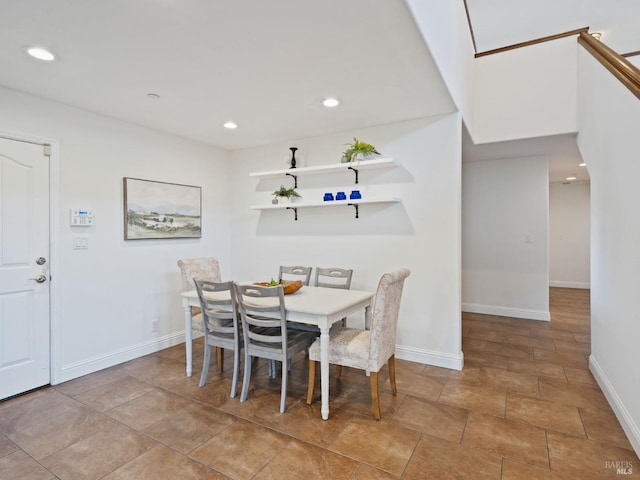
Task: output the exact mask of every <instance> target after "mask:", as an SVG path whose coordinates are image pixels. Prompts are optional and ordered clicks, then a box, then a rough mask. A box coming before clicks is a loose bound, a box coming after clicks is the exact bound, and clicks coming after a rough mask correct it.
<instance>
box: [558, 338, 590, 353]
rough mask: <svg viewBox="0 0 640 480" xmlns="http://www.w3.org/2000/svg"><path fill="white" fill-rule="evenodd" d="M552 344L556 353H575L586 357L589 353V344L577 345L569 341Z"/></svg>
mask: <svg viewBox="0 0 640 480" xmlns="http://www.w3.org/2000/svg"><path fill="white" fill-rule="evenodd" d="M553 343H554V344H555V345H556V350H557V351H558V352H576V353H583V354H587V355H588V354H589V353H591V344H590V343H578V342H575V341H570V340H554V341H553Z"/></svg>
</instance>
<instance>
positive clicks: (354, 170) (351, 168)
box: [348, 167, 358, 185]
mask: <svg viewBox="0 0 640 480" xmlns="http://www.w3.org/2000/svg"><path fill="white" fill-rule="evenodd" d="M348 169H349V170H353V173H355V174H356V185H357V184H358V170H356V169H355V168H353V167H348Z"/></svg>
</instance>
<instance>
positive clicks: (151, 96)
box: [147, 93, 160, 100]
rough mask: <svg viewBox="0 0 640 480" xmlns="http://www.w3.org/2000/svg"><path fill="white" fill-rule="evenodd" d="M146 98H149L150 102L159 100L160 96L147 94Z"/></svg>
mask: <svg viewBox="0 0 640 480" xmlns="http://www.w3.org/2000/svg"><path fill="white" fill-rule="evenodd" d="M147 97H149V98H150V99H151V100H159V99H160V95H158V94H157V93H147Z"/></svg>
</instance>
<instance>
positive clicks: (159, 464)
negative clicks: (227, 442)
mask: <svg viewBox="0 0 640 480" xmlns="http://www.w3.org/2000/svg"><path fill="white" fill-rule="evenodd" d="M208 472H209V469H208V468H207V467H205V466H204V465H202V464H201V463H198V462H195V461H193V460H191V459H189V458H187V457H184V456H182V455H179V454H178V453H176V452H174V451H173V450H171V449H170V448H167V447H165V446H162V445H158V446H156V447H154V448H152V449H151V450H148V451H146V452H145V453H143V454H142V455H140V456H139V457H137V458H135V459H134V460H132V461H131V462H129V463H127V464H126V465H123V466H122V467H120V468H118V469H117V470H115V471H114V472H112V473H110V474H109V475H107V476H106V477H103V478H104V480H132V479H135V480H174V479H177V478H179V479H180V480H200V479H201V478H202V477H203V476H204V475H206V474H207V473H208Z"/></svg>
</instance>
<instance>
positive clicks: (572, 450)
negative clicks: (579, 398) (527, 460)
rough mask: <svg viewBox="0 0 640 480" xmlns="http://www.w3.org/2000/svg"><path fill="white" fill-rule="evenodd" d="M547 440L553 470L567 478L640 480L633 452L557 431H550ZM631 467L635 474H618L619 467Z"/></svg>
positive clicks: (636, 458)
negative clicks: (634, 479)
mask: <svg viewBox="0 0 640 480" xmlns="http://www.w3.org/2000/svg"><path fill="white" fill-rule="evenodd" d="M547 440H548V442H549V457H550V460H551V471H552V472H554V473H556V474H558V475H561V476H564V477H565V478H576V479H578V478H579V479H580V480H591V479H593V480H595V479H598V480H601V479H603V478H625V479H627V478H629V479H630V478H640V471H638V465H640V461H639V460H638V457H637V456H636V454H635V453H634V452H633V451H631V450H627V449H624V448H620V447H616V446H611V445H606V444H602V443H598V442H594V441H592V440H587V439H580V438H577V437H573V436H569V435H566V434H563V433H557V432H548V433H547ZM629 465H631V468H632V469H633V474H632V475H620V476H618V475H616V468H617V467H618V466H629Z"/></svg>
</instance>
